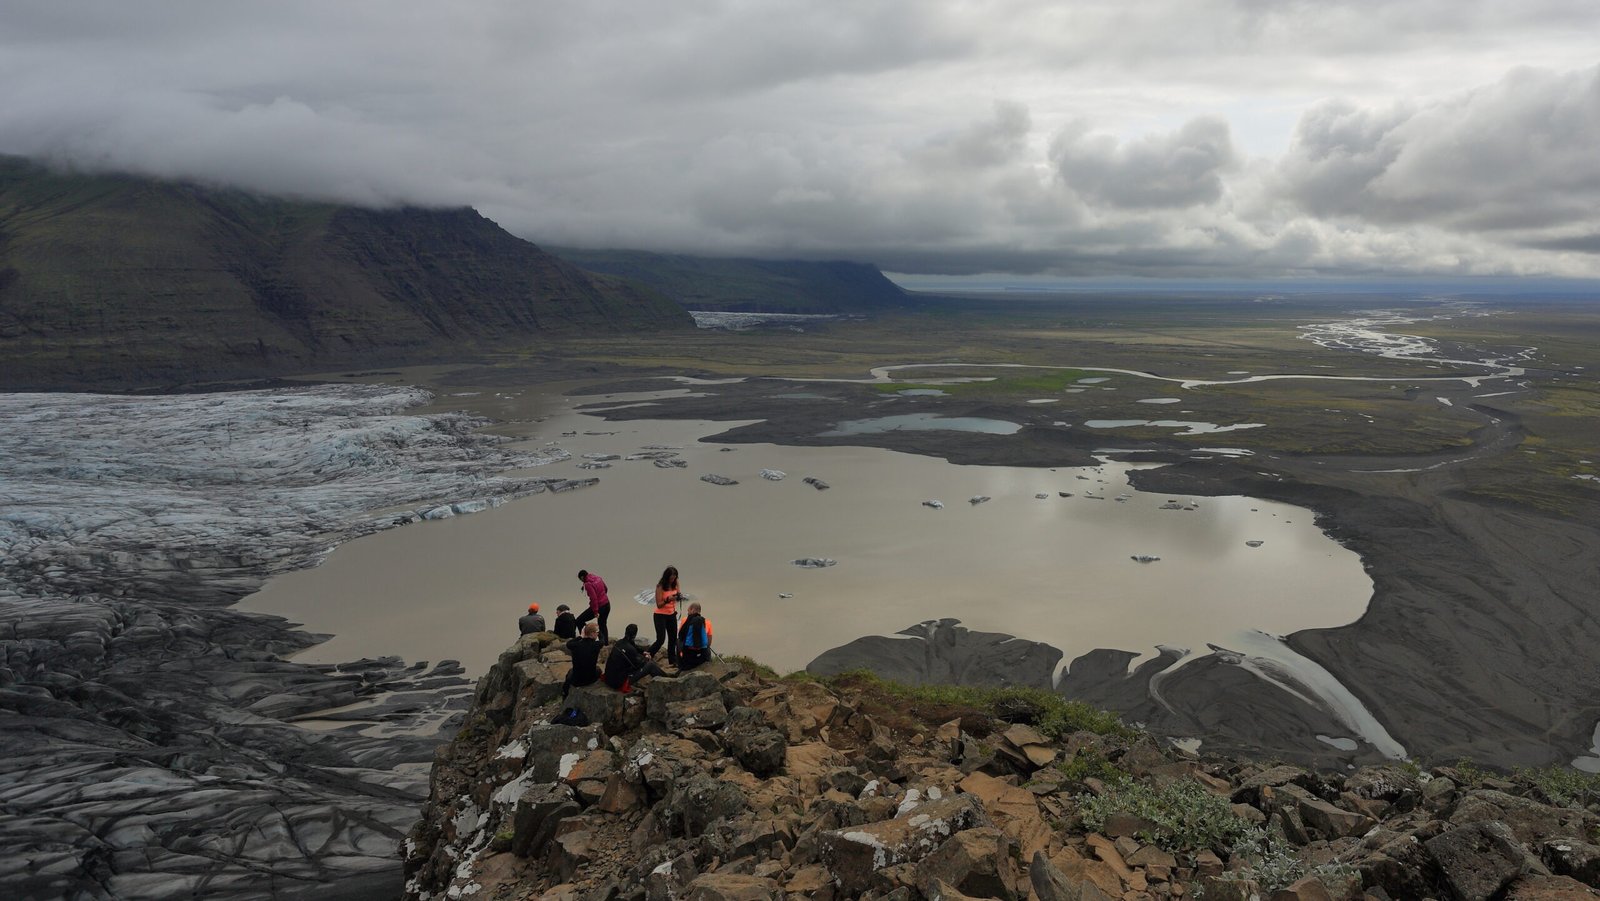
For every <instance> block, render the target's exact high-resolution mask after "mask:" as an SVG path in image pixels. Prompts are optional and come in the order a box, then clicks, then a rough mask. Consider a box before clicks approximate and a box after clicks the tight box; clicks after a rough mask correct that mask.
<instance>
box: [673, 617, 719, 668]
mask: <svg viewBox="0 0 1600 901" xmlns="http://www.w3.org/2000/svg"><path fill="white" fill-rule="evenodd" d="M678 643H679V644H680V645H682V647H680V648H679V649H678V669H680V670H688V669H694V668H695V667H697V666H699V665H700V664H702V663H705V662H706V661H707V660H710V659H711V620H709V619H706V618H705V616H704V615H703V614H701V612H700V602H699V601H692V602H690V604H689V615H688V616H686V617H684V618H683V626H682V627H680V628H679V629H678Z"/></svg>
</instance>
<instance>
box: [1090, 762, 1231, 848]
mask: <svg viewBox="0 0 1600 901" xmlns="http://www.w3.org/2000/svg"><path fill="white" fill-rule="evenodd" d="M1078 810H1079V812H1080V813H1081V814H1082V815H1083V823H1084V825H1085V826H1087V827H1088V828H1090V829H1093V830H1095V831H1099V830H1101V829H1104V828H1105V825H1106V820H1108V819H1110V818H1111V817H1112V816H1115V815H1116V814H1128V815H1130V816H1134V817H1138V818H1140V819H1142V820H1145V821H1146V822H1148V823H1149V824H1150V827H1151V828H1148V829H1144V830H1141V831H1140V833H1139V839H1140V840H1141V841H1145V842H1154V843H1155V844H1157V845H1160V846H1161V847H1162V848H1164V849H1166V850H1168V851H1171V852H1174V853H1177V852H1194V851H1200V850H1204V849H1206V848H1210V849H1211V850H1212V851H1216V852H1218V853H1222V852H1226V851H1227V850H1228V849H1230V848H1232V847H1234V846H1235V845H1237V844H1239V843H1240V842H1243V841H1245V840H1247V839H1250V838H1252V837H1253V836H1254V831H1253V829H1252V827H1251V825H1250V824H1249V823H1248V822H1246V821H1245V820H1244V819H1242V818H1241V817H1239V815H1237V814H1235V813H1234V812H1233V809H1232V807H1231V805H1230V804H1229V802H1228V799H1227V798H1223V797H1218V796H1217V795H1214V794H1212V793H1211V792H1210V791H1209V790H1207V789H1206V787H1205V786H1204V785H1201V784H1200V783H1199V782H1196V781H1194V780H1193V779H1181V780H1178V781H1175V782H1169V783H1166V784H1165V785H1150V784H1148V783H1144V782H1134V781H1133V780H1132V779H1126V778H1124V779H1119V780H1117V781H1115V782H1109V783H1107V784H1106V792H1105V794H1101V795H1092V794H1082V795H1079V796H1078Z"/></svg>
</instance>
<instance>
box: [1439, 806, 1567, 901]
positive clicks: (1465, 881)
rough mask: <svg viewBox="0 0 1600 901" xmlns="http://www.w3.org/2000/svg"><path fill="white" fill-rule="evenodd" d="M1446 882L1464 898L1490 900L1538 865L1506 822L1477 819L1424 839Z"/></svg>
mask: <svg viewBox="0 0 1600 901" xmlns="http://www.w3.org/2000/svg"><path fill="white" fill-rule="evenodd" d="M1423 845H1424V847H1426V848H1427V851H1428V854H1429V855H1430V856H1431V857H1432V858H1433V860H1434V862H1435V863H1436V864H1437V865H1438V867H1439V872H1440V874H1441V875H1442V876H1443V878H1444V881H1445V884H1446V885H1448V886H1449V887H1450V890H1451V891H1452V892H1454V894H1455V896H1456V897H1457V898H1459V899H1461V901H1488V899H1490V898H1493V897H1495V896H1496V895H1497V894H1499V892H1500V890H1501V889H1503V888H1505V887H1506V886H1508V885H1510V884H1511V882H1512V880H1514V879H1516V878H1517V877H1518V876H1521V875H1523V874H1525V873H1528V872H1530V869H1531V867H1532V866H1535V865H1537V866H1538V867H1539V869H1541V870H1542V869H1543V866H1542V865H1538V864H1537V862H1535V861H1533V860H1532V859H1531V858H1530V856H1529V855H1528V853H1527V851H1525V850H1523V848H1522V846H1521V845H1519V844H1517V839H1516V837H1515V836H1514V835H1512V834H1511V830H1510V829H1509V828H1507V827H1506V825H1505V824H1504V823H1494V822H1489V823H1475V824H1473V825H1471V826H1460V827H1457V828H1455V829H1451V830H1449V831H1448V832H1444V833H1441V834H1439V835H1436V836H1434V837H1433V838H1430V839H1428V840H1427V841H1426V842H1424V843H1423Z"/></svg>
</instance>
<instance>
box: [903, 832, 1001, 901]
mask: <svg viewBox="0 0 1600 901" xmlns="http://www.w3.org/2000/svg"><path fill="white" fill-rule="evenodd" d="M1011 849H1012V846H1011V842H1010V840H1009V839H1007V838H1006V836H1005V835H1004V834H1002V833H1001V832H1000V830H998V829H995V828H993V827H987V826H985V827H979V828H976V829H968V830H966V831H963V832H957V833H956V834H955V835H952V836H950V837H949V838H947V839H945V841H944V844H942V845H940V846H939V847H938V848H936V849H935V850H934V852H933V853H932V854H929V855H928V856H927V857H924V858H923V859H922V860H921V861H920V862H918V863H917V867H916V880H917V887H918V888H920V889H921V890H922V893H923V894H925V895H928V896H929V897H932V896H933V888H934V886H935V885H936V884H938V883H943V884H945V885H948V886H950V887H952V888H955V889H956V890H957V891H960V892H962V893H963V894H967V895H974V896H976V897H979V898H1002V899H1005V901H1011V899H1013V898H1015V897H1016V896H1017V894H1016V890H1015V886H1016V884H1017V879H1018V875H1017V866H1016V863H1015V862H1014V861H1013V860H1012V853H1011Z"/></svg>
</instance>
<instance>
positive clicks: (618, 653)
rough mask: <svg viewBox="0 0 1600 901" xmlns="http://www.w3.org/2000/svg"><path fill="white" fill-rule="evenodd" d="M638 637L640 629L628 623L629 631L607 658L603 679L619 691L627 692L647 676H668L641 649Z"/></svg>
mask: <svg viewBox="0 0 1600 901" xmlns="http://www.w3.org/2000/svg"><path fill="white" fill-rule="evenodd" d="M638 636H639V627H638V626H636V625H634V624H633V623H628V628H627V630H626V631H624V632H623V634H622V637H621V638H620V639H618V640H617V642H616V643H615V644H613V645H612V646H611V655H610V656H608V657H607V658H606V673H605V676H603V677H602V678H603V679H604V680H605V683H606V684H607V685H609V686H611V687H612V688H615V689H616V690H617V691H627V690H628V689H629V688H630V687H631V686H632V685H635V684H637V683H638V681H639V680H640V679H643V678H644V677H645V676H665V675H666V673H665V672H664V671H662V669H661V667H659V666H657V665H656V662H655V661H654V660H651V659H650V655H649V654H648V653H646V652H645V651H644V650H643V649H641V648H640V647H639V643H638V641H637V638H638Z"/></svg>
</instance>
